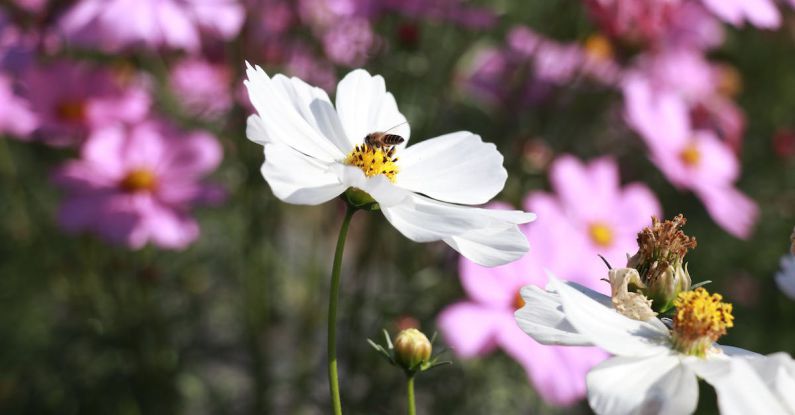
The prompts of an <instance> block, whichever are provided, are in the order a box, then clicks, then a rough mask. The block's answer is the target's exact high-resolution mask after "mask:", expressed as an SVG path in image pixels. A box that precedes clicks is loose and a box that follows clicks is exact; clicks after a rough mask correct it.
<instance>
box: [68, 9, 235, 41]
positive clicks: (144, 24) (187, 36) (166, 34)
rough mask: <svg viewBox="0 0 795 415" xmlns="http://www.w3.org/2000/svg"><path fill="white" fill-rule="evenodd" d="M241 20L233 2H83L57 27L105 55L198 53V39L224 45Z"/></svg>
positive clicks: (73, 38)
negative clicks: (136, 49)
mask: <svg viewBox="0 0 795 415" xmlns="http://www.w3.org/2000/svg"><path fill="white" fill-rule="evenodd" d="M244 19H245V9H244V8H243V5H242V4H240V3H239V2H238V1H236V0H82V1H80V2H78V3H77V4H76V5H74V6H73V7H72V8H71V9H69V10H68V11H67V12H66V14H65V15H64V16H63V18H61V20H60V22H59V25H60V27H61V29H62V30H63V32H64V33H65V34H66V36H67V37H68V38H69V39H71V40H73V41H76V42H78V43H84V44H90V45H96V46H99V47H101V48H103V49H105V50H108V51H116V50H118V49H119V48H122V47H127V46H145V47H149V48H160V47H169V48H173V49H184V50H187V51H189V52H196V51H197V50H198V49H199V47H200V46H201V34H202V33H207V34H210V35H213V36H215V37H217V38H220V39H224V40H228V39H231V38H233V37H235V36H236V35H237V34H238V33H239V32H240V28H241V27H242V25H243V20H244Z"/></svg>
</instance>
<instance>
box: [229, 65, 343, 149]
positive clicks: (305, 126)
mask: <svg viewBox="0 0 795 415" xmlns="http://www.w3.org/2000/svg"><path fill="white" fill-rule="evenodd" d="M247 66H248V69H247V70H246V73H247V75H248V80H247V81H245V82H244V83H245V85H246V88H247V89H248V95H249V98H250V99H251V103H252V104H253V105H254V108H256V109H257V112H258V113H259V115H260V117H262V123H261V128H262V129H263V130H264V131H265V133H266V134H265V136H264V137H263V136H262V135H261V134H260V135H255V136H250V137H249V139H251V140H252V141H254V142H260V141H261V140H262V139H267V140H271V141H276V142H280V143H281V144H284V145H288V146H290V147H292V148H294V149H295V150H297V151H299V152H301V153H303V154H306V155H307V156H310V157H314V158H316V159H319V160H323V161H326V162H331V161H334V160H339V159H341V158H342V157H344V156H345V154H344V153H343V152H342V151H341V150H340V149H339V148H338V147H337V146H336V145H335V144H334V143H332V141H331V140H333V141H334V142H338V141H339V140H340V138H339V137H338V134H339V133H340V131H336V130H335V128H336V129H338V128H339V127H334V121H333V118H331V114H329V108H330V107H331V102H330V101H328V97H326V96H325V93H322V94H321V93H320V92H319V90H318V89H317V88H312V87H310V86H309V85H307V84H306V83H304V82H303V81H300V80H298V79H294V80H293V81H291V80H287V79H286V78H284V77H283V76H281V75H277V76H275V77H274V79H270V78H269V77H268V75H267V74H265V71H263V70H262V68H260V67H259V66H257V67H256V68H252V67H251V66H250V65H248V64H247ZM324 99H325V101H324ZM331 111H333V108H331ZM321 128H323V129H325V130H321ZM255 131H256V130H255ZM335 137H336V138H335Z"/></svg>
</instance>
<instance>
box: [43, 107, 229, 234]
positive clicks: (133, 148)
mask: <svg viewBox="0 0 795 415" xmlns="http://www.w3.org/2000/svg"><path fill="white" fill-rule="evenodd" d="M221 157H222V154H221V146H220V145H219V144H218V142H217V141H216V140H215V138H214V137H212V136H211V135H209V134H206V133H203V132H193V133H189V134H184V133H180V132H178V131H176V130H175V129H173V128H172V127H170V126H168V125H166V124H164V123H161V122H155V121H147V122H143V123H140V124H137V125H135V126H133V127H124V126H121V125H116V126H112V127H107V128H104V129H101V130H98V131H96V132H94V133H93V134H92V135H91V136H90V137H89V139H88V140H87V141H86V142H85V144H84V145H83V147H82V149H81V158H80V159H79V160H74V161H69V162H67V163H66V164H65V165H63V166H62V167H61V168H60V169H58V170H57V171H56V173H55V175H54V178H53V180H54V182H55V183H56V184H57V185H58V186H59V187H61V188H62V189H63V190H64V191H65V192H66V194H67V196H66V199H65V201H64V202H63V203H62V205H61V207H60V210H59V215H58V216H59V222H60V224H61V226H62V227H63V228H64V229H65V230H66V231H67V232H71V233H76V232H84V231H88V232H91V233H95V234H98V235H99V236H101V237H103V238H104V239H106V240H108V241H110V242H113V243H118V244H124V245H126V246H128V247H130V248H134V249H137V248H140V247H142V246H144V245H145V244H146V243H147V242H151V243H153V244H155V245H157V246H160V247H162V248H169V249H184V248H185V247H187V246H188V245H189V244H190V243H192V242H193V241H194V240H196V238H197V237H198V236H199V225H198V224H197V223H196V221H195V220H194V219H193V218H192V217H191V216H190V209H191V207H192V206H193V205H195V204H200V203H212V202H218V201H220V200H221V199H222V198H223V195H222V192H221V191H220V189H219V188H218V187H215V186H211V185H207V184H204V183H203V182H202V181H201V180H202V177H203V176H205V175H207V174H209V173H210V172H212V171H213V170H215V168H216V167H217V166H218V164H219V163H220V162H221Z"/></svg>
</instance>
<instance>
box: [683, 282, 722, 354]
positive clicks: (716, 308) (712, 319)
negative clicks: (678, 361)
mask: <svg viewBox="0 0 795 415" xmlns="http://www.w3.org/2000/svg"><path fill="white" fill-rule="evenodd" d="M722 300H723V297H722V296H721V295H720V294H712V295H710V294H709V293H708V292H707V290H705V289H704V288H701V287H698V288H696V289H695V290H693V291H684V292H681V293H679V295H678V296H677V297H676V300H674V307H676V313H674V316H673V326H674V334H673V337H674V346H675V347H676V348H677V350H679V351H681V352H682V353H685V354H690V355H695V356H700V357H704V355H705V354H706V352H707V350H709V348H710V347H712V343H714V342H715V341H717V340H718V339H719V338H720V337H721V336H723V335H724V334H726V329H727V328H731V327H733V326H734V316H732V305H731V304H730V303H724V302H722Z"/></svg>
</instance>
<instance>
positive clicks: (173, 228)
mask: <svg viewBox="0 0 795 415" xmlns="http://www.w3.org/2000/svg"><path fill="white" fill-rule="evenodd" d="M143 215H144V221H145V226H146V228H147V230H148V231H149V237H150V238H151V240H152V242H153V243H154V244H155V245H158V246H160V247H161V248H168V249H178V250H181V249H185V248H186V247H187V246H188V245H190V244H191V243H192V242H193V241H195V240H196V239H197V238H198V237H199V224H198V223H196V221H195V220H194V219H193V218H191V217H190V216H188V215H187V214H185V213H182V212H179V211H177V210H174V209H171V208H169V207H167V206H163V205H161V204H160V203H158V202H157V201H154V200H152V201H151V204H149V205H148V207H147V208H146V209H145V210H144V212H143Z"/></svg>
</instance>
